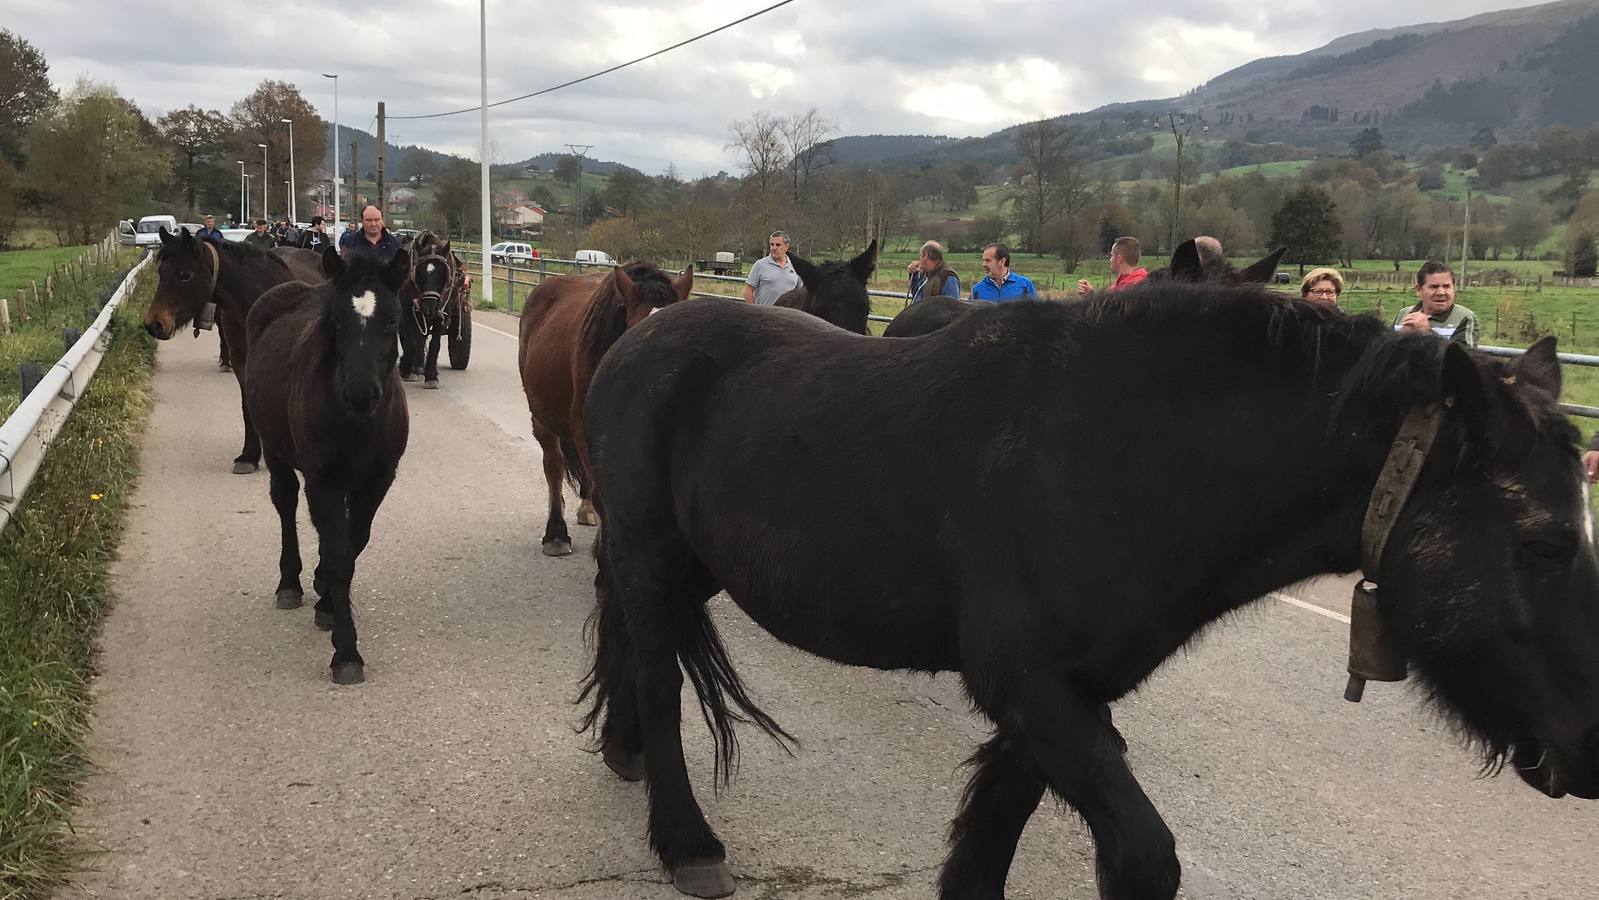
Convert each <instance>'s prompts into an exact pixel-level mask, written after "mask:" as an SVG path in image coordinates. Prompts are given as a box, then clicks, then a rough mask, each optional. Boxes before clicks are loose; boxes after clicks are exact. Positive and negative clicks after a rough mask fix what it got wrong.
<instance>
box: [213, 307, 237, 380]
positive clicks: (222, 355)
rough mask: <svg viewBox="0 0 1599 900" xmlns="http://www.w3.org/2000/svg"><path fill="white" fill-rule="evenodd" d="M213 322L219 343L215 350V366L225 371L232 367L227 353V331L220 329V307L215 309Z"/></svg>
mask: <svg viewBox="0 0 1599 900" xmlns="http://www.w3.org/2000/svg"><path fill="white" fill-rule="evenodd" d="M213 322H214V323H215V325H216V329H217V343H219V344H220V345H221V347H220V348H219V349H218V350H217V368H219V369H221V370H222V371H224V372H226V371H229V370H230V369H231V368H232V360H233V357H232V356H231V355H229V353H228V333H227V332H226V331H223V330H222V310H221V309H220V308H218V309H217V314H216V316H215V317H214V318H213Z"/></svg>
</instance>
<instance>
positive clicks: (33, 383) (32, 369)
mask: <svg viewBox="0 0 1599 900" xmlns="http://www.w3.org/2000/svg"><path fill="white" fill-rule="evenodd" d="M17 370H18V371H17V374H18V375H19V376H20V378H21V381H22V396H21V398H20V399H22V400H26V399H28V395H29V394H31V393H33V389H34V388H36V387H38V386H39V382H41V381H43V380H44V368H43V367H42V366H40V365H39V364H38V363H36V362H25V363H23V364H22V365H20V366H18V367H17Z"/></svg>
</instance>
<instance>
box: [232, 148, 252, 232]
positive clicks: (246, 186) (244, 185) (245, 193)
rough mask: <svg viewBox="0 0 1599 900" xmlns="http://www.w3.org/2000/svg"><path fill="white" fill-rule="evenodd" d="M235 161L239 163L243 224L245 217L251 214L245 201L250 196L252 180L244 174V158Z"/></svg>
mask: <svg viewBox="0 0 1599 900" xmlns="http://www.w3.org/2000/svg"><path fill="white" fill-rule="evenodd" d="M234 162H237V163H238V164H239V224H240V225H243V224H244V219H245V217H246V216H247V215H249V213H247V212H245V209H244V201H245V200H246V199H248V198H249V194H250V182H249V181H247V180H246V176H245V174H244V160H242V159H238V160H234Z"/></svg>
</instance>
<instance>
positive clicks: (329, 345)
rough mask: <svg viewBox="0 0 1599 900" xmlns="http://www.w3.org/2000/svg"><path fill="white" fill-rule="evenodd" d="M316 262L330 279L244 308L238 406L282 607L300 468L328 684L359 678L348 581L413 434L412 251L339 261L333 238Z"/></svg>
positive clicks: (290, 589) (293, 544) (294, 537)
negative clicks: (242, 409) (262, 484)
mask: <svg viewBox="0 0 1599 900" xmlns="http://www.w3.org/2000/svg"><path fill="white" fill-rule="evenodd" d="M304 252H308V253H309V252H311V251H304ZM322 267H323V269H324V271H325V272H326V273H327V276H328V277H329V278H330V279H332V280H331V282H325V283H322V284H317V285H309V284H298V283H290V284H285V285H281V286H279V287H276V288H274V289H272V290H271V291H268V292H267V293H266V294H264V295H263V296H262V297H261V299H260V301H259V302H257V303H256V305H255V308H254V309H252V310H251V311H250V319H249V332H248V337H249V342H250V347H251V348H252V349H253V350H255V351H256V352H255V353H253V354H251V356H250V370H249V377H248V378H247V379H246V388H245V402H246V404H247V409H248V410H249V412H250V414H251V416H252V418H253V420H254V421H255V423H256V425H257V426H258V427H259V428H260V434H261V443H262V445H263V449H264V450H265V451H266V464H267V472H268V473H269V474H270V475H271V476H272V488H271V490H272V505H273V506H274V507H275V508H276V509H277V511H278V520H279V524H280V525H281V526H282V549H281V553H280V554H279V557H278V571H279V578H278V588H277V597H276V602H277V607H278V608H279V609H296V608H298V607H299V606H300V605H301V604H302V603H304V596H305V595H304V592H303V591H302V590H301V588H300V539H299V534H298V533H297V532H296V529H295V519H294V515H295V506H296V505H297V504H298V502H299V493H300V483H299V480H298V479H297V478H296V477H295V474H294V472H295V470H296V469H298V470H299V471H300V472H301V473H303V474H304V475H305V502H306V505H307V506H308V507H310V510H311V522H312V523H313V524H314V525H315V526H316V532H317V538H318V541H319V544H320V546H319V548H318V551H319V552H318V557H319V559H318V562H317V567H316V576H315V580H314V581H313V582H312V586H313V587H314V589H315V590H316V592H317V596H318V600H317V604H316V624H317V626H318V627H321V628H331V629H332V630H333V662H332V669H333V680H334V681H335V682H337V683H339V684H356V683H358V682H360V681H362V680H364V678H365V674H364V661H363V660H362V659H361V654H360V651H358V650H357V649H356V644H355V619H354V617H353V616H352V615H351V613H350V581H351V579H353V578H354V576H355V560H356V557H358V556H360V555H361V551H362V550H364V549H366V544H367V540H368V539H369V538H370V537H371V536H372V517H373V516H374V515H376V514H377V511H378V506H380V505H381V504H382V503H383V498H384V496H385V495H387V494H388V491H389V485H391V484H393V483H394V472H395V469H396V468H397V467H398V466H399V464H400V457H401V456H402V455H404V453H405V444H406V440H407V438H408V437H409V434H410V419H409V414H408V412H407V409H406V405H405V389H404V387H403V386H402V385H401V384H400V372H399V369H398V368H397V367H396V364H397V363H398V361H399V353H400V351H399V331H400V301H399V299H398V298H397V297H396V292H397V291H398V290H399V289H400V285H401V284H403V283H404V282H405V280H406V279H407V278H408V277H410V259H409V256H408V254H407V253H406V251H404V250H401V251H399V252H398V253H396V254H394V257H393V258H392V259H390V260H389V261H388V262H380V261H378V260H376V259H373V258H372V257H369V256H364V255H362V254H358V253H357V254H351V258H350V259H349V260H348V261H345V260H344V259H341V258H340V257H339V253H338V251H337V250H336V249H334V248H333V247H331V246H330V247H328V248H327V249H326V250H324V251H323V253H322Z"/></svg>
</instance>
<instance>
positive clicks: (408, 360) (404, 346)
mask: <svg viewBox="0 0 1599 900" xmlns="http://www.w3.org/2000/svg"><path fill="white" fill-rule="evenodd" d="M409 316H411V311H410V310H407V309H403V308H402V309H401V310H400V380H401V381H415V380H416V370H417V368H418V367H419V366H421V364H422V362H421V359H420V357H421V355H422V341H421V338H418V337H417V336H416V335H415V334H413V333H412V330H413V329H415V328H416V326H415V325H414V324H412V322H411V320H410V319H409V318H408V317H409Z"/></svg>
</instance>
